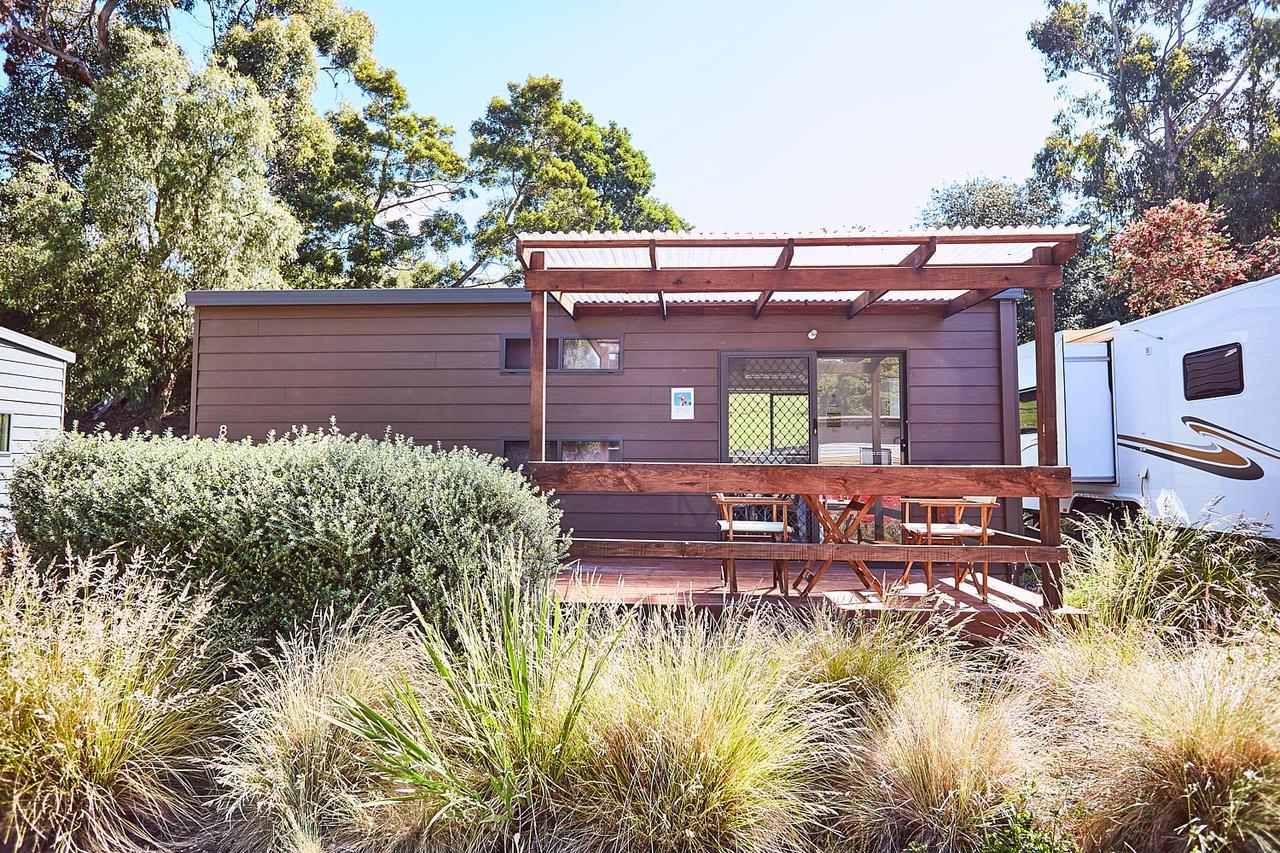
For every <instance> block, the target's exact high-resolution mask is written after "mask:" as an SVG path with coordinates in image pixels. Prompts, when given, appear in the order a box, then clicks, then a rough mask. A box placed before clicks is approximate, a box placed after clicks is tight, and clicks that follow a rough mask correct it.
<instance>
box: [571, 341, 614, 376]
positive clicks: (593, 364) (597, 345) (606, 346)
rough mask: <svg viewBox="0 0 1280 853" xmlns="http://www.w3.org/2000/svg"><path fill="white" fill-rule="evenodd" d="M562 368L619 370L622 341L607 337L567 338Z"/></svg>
mask: <svg viewBox="0 0 1280 853" xmlns="http://www.w3.org/2000/svg"><path fill="white" fill-rule="evenodd" d="M561 356H562V359H563V363H562V364H561V365H560V369H561V370H617V369H618V368H619V366H621V358H622V342H621V341H618V340H616V339H605V338H565V339H564V347H563V349H562V352H561Z"/></svg>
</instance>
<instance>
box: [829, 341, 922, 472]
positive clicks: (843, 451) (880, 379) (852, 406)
mask: <svg viewBox="0 0 1280 853" xmlns="http://www.w3.org/2000/svg"><path fill="white" fill-rule="evenodd" d="M903 385H904V377H903V370H902V356H901V355H900V354H896V353H885V354H874V355H836V354H826V353H819V354H818V356H817V379H816V386H817V387H816V388H815V397H816V406H815V408H816V410H817V424H816V429H815V430H814V441H815V442H816V444H817V454H816V455H817V458H818V461H819V462H823V463H827V464H831V465H900V464H902V463H903V462H905V461H906V460H905V459H904V458H903V457H904V456H905V452H906V447H907V442H906V429H905V424H904V421H903V417H902V411H903V403H904V400H903V397H904V391H903Z"/></svg>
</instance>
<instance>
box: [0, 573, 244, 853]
mask: <svg viewBox="0 0 1280 853" xmlns="http://www.w3.org/2000/svg"><path fill="white" fill-rule="evenodd" d="M156 562H157V561H156V560H154V559H152V558H149V557H147V556H145V555H144V554H142V553H141V552H138V553H136V554H135V555H134V557H133V559H132V560H131V561H130V562H129V563H128V564H126V565H121V564H120V563H118V562H117V561H114V560H107V559H103V558H84V559H70V560H68V561H67V562H66V563H65V564H64V565H62V566H60V567H59V570H58V571H57V572H53V571H48V570H42V569H38V568H36V567H34V565H33V564H32V563H31V561H30V560H29V559H28V558H27V557H26V555H25V554H23V553H22V552H21V551H18V552H16V553H10V554H8V555H7V556H6V559H5V565H4V566H3V572H2V573H0V838H2V839H3V841H4V842H5V844H6V845H8V846H7V848H6V849H12V850H18V851H25V850H31V851H35V850H40V851H58V853H99V851H101V853H108V851H111V853H116V851H131V850H154V849H156V848H157V847H158V846H159V845H160V842H161V841H164V840H168V836H171V835H180V834H182V833H183V832H184V831H185V829H186V828H187V825H188V824H190V823H191V822H192V821H193V820H194V819H195V818H196V817H197V816H198V815H199V807H198V801H197V792H198V790H199V789H200V788H201V786H202V784H203V781H204V779H205V775H204V769H203V766H202V763H201V761H202V759H203V757H204V756H205V755H207V754H208V753H209V751H210V749H211V747H212V743H213V737H214V736H215V735H216V733H217V728H216V727H217V723H218V705H219V698H218V692H217V690H215V686H216V684H217V683H218V682H219V681H220V679H221V676H222V672H221V666H220V663H221V658H220V655H219V654H218V650H217V649H216V648H215V647H214V646H213V645H212V642H211V640H210V639H209V637H210V634H211V632H210V631H208V622H209V613H210V599H209V597H208V595H205V594H191V593H190V592H188V591H187V590H185V589H178V588H174V587H173V586H172V585H170V584H168V583H166V582H164V581H162V580H160V579H158V577H157V575H156V566H155V565H154V563H156Z"/></svg>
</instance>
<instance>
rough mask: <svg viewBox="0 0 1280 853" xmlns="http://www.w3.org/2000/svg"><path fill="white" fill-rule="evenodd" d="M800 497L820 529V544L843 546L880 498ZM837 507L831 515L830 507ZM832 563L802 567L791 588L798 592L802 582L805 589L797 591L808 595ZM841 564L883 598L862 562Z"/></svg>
mask: <svg viewBox="0 0 1280 853" xmlns="http://www.w3.org/2000/svg"><path fill="white" fill-rule="evenodd" d="M800 497H801V499H802V500H804V502H805V504H806V505H807V506H808V507H809V511H810V512H811V513H812V514H813V517H814V518H815V519H816V520H817V522H818V525H819V526H820V527H821V528H822V536H823V539H824V541H827V542H836V543H842V544H847V543H850V542H856V541H857V540H858V536H859V531H860V530H861V529H862V522H863V521H864V520H865V519H866V517H867V515H868V514H869V513H870V512H871V510H872V509H873V508H874V507H875V505H876V502H877V501H878V500H880V498H881V497H882V496H881V495H850V496H841V497H835V498H833V497H832V496H830V495H801V496H800ZM840 504H844V506H843V508H841V509H840V510H839V514H838V515H832V513H831V507H832V506H833V505H834V506H839V505H840ZM833 562H835V561H834V560H826V561H824V562H823V563H822V565H820V566H817V567H816V568H815V565H816V561H810V562H808V563H805V565H804V568H803V569H801V570H800V572H799V573H798V574H797V575H796V580H795V584H794V586H795V588H796V589H800V584H801V583H804V584H805V587H804V589H802V590H800V594H801V595H802V596H805V595H808V594H809V593H810V592H812V591H813V588H814V587H815V586H816V585H817V583H818V581H819V580H821V578H822V575H823V574H824V573H825V572H826V571H827V569H828V568H830V567H831V564H832V563H833ZM844 562H846V563H848V564H849V568H851V569H853V573H854V574H855V575H857V576H858V579H859V580H861V581H862V583H863V584H864V585H865V586H866V587H867V588H868V589H873V590H875V591H876V594H877V595H880V596H883V595H884V589H883V588H882V587H881V585H880V582H879V581H877V580H876V578H875V575H873V574H872V573H871V569H870V568H868V566H867V564H866V563H864V562H863V561H862V560H845V561H844Z"/></svg>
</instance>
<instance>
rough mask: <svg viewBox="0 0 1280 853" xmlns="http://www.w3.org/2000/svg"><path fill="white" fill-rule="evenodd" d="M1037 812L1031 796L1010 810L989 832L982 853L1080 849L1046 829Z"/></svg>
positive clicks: (1049, 852)
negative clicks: (1034, 809)
mask: <svg viewBox="0 0 1280 853" xmlns="http://www.w3.org/2000/svg"><path fill="white" fill-rule="evenodd" d="M1033 808H1034V807H1033V805H1032V804H1031V802H1030V796H1029V795H1027V794H1023V795H1022V796H1020V797H1019V798H1018V799H1017V800H1016V801H1014V802H1012V803H1010V804H1009V805H1008V806H1006V807H1005V809H1004V811H1003V812H1002V813H1001V814H1000V815H999V816H997V817H996V819H995V821H994V822H993V825H992V826H990V827H989V828H988V829H987V832H986V835H984V836H983V838H982V845H981V846H980V847H979V848H978V853H1076V851H1078V850H1079V849H1080V847H1079V845H1077V844H1075V843H1073V842H1071V841H1069V840H1067V839H1064V838H1062V837H1061V836H1060V835H1059V834H1058V833H1055V832H1053V831H1051V830H1049V829H1046V828H1045V827H1044V826H1043V825H1042V824H1041V822H1040V821H1039V820H1038V819H1037V817H1036V814H1035V812H1034V811H1033Z"/></svg>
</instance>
